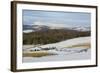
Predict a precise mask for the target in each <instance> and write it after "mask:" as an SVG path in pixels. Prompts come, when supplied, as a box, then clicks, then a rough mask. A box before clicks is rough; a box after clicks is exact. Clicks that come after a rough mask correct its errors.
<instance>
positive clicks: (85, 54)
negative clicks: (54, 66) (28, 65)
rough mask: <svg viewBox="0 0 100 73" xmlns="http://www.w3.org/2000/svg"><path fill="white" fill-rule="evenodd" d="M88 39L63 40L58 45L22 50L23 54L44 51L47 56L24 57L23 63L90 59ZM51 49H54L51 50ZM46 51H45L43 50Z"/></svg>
mask: <svg viewBox="0 0 100 73" xmlns="http://www.w3.org/2000/svg"><path fill="white" fill-rule="evenodd" d="M90 40H91V38H90V37H79V38H74V39H69V40H65V41H62V42H58V43H52V44H46V45H40V46H35V47H31V48H23V49H24V50H23V53H32V52H33V53H34V52H38V51H45V52H47V53H48V54H51V53H52V54H53V55H46V56H41V57H34V56H24V57H23V62H44V61H64V60H85V59H90V58H91V47H90V44H91V43H90V42H91V41H90ZM52 47H55V48H53V49H51V48H52ZM44 48H45V49H48V48H49V49H48V50H45V49H44Z"/></svg>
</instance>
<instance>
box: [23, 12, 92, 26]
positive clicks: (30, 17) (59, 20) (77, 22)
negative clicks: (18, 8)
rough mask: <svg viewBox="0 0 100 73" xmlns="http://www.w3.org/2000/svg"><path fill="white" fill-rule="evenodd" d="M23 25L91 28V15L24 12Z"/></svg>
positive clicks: (81, 13) (82, 13)
mask: <svg viewBox="0 0 100 73" xmlns="http://www.w3.org/2000/svg"><path fill="white" fill-rule="evenodd" d="M22 17H23V25H50V26H64V27H68V26H71V27H74V26H90V25H91V14H90V13H85V12H61V11H43V10H42V11H39V10H23V13H22Z"/></svg>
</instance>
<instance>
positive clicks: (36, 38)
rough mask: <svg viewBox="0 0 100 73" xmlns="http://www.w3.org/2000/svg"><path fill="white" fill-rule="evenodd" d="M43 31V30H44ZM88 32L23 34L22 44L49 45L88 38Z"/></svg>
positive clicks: (55, 30) (66, 31)
mask: <svg viewBox="0 0 100 73" xmlns="http://www.w3.org/2000/svg"><path fill="white" fill-rule="evenodd" d="M44 29H45V28H44ZM90 33H91V32H90V31H77V30H72V29H47V28H46V31H45V30H43V31H41V30H39V31H35V32H30V33H23V44H49V43H56V42H60V41H63V40H67V39H72V38H76V37H83V36H90V35H91V34H90Z"/></svg>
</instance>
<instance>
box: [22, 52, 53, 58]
mask: <svg viewBox="0 0 100 73" xmlns="http://www.w3.org/2000/svg"><path fill="white" fill-rule="evenodd" d="M49 55H55V54H53V53H48V52H46V51H32V52H24V53H23V57H42V56H49Z"/></svg>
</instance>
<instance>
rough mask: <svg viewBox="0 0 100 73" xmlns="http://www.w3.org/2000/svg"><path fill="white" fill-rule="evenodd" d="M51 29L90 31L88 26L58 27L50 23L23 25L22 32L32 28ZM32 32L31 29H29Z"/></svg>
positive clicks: (37, 29)
mask: <svg viewBox="0 0 100 73" xmlns="http://www.w3.org/2000/svg"><path fill="white" fill-rule="evenodd" d="M52 29H65V30H66V29H67V30H77V31H90V30H91V28H90V27H82V26H80V27H79V26H75V27H60V26H50V25H23V32H24V33H27V31H26V30H33V32H35V31H46V30H52ZM30 32H32V31H30Z"/></svg>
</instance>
